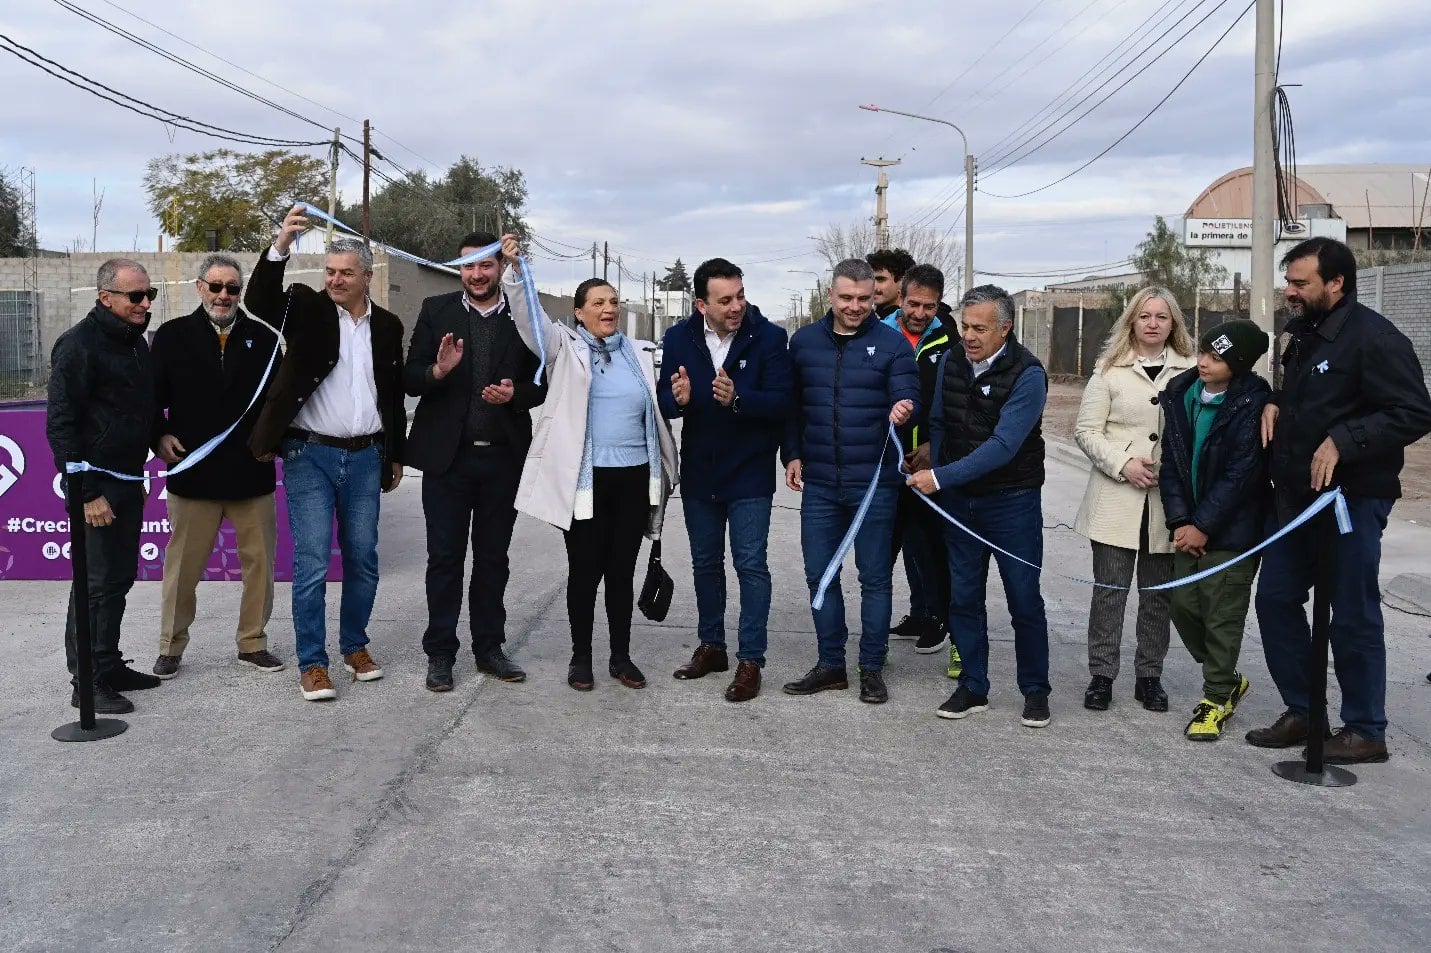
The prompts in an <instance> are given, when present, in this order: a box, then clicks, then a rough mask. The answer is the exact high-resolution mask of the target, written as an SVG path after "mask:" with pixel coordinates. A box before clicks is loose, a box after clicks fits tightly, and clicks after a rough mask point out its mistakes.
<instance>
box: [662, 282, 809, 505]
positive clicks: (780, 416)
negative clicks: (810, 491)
mask: <svg viewBox="0 0 1431 953" xmlns="http://www.w3.org/2000/svg"><path fill="white" fill-rule="evenodd" d="M705 330H706V323H705V318H704V317H702V316H701V314H700V312H699V311H697V312H694V313H692V314H691V316H690V317H688V318H686V319H685V320H684V321H681V322H680V323H678V324H674V325H672V326H671V328H670V329H669V330H668V331H666V336H665V338H664V339H663V340H662V342H661V347H662V353H661V373H660V374H659V375H658V377H657V381H656V396H657V398H658V399H659V400H660V404H661V413H662V414H663V415H665V416H666V417H667V418H670V419H675V418H680V419H682V420H684V421H685V423H684V424H683V425H682V427H681V494H682V495H683V496H686V497H690V498H691V499H693V500H694V499H699V500H706V501H710V502H720V503H724V502H729V501H730V500H742V499H748V498H750V497H757V496H771V495H773V494H774V493H775V472H776V471H775V453H776V451H777V450H778V449H779V448H780V440H781V438H782V436H783V435H784V433H785V419H786V417H787V416H788V415H789V413H790V352H789V351H788V350H787V349H786V346H785V332H784V330H782V329H781V328H779V327H778V326H776V325H774V324H771V323H770V322H769V321H768V320H767V319H766V318H765V316H764V315H762V314H761V313H760V309H759V308H757V307H756V306H755V305H753V304H752V305H747V306H746V309H745V320H744V321H742V322H741V325H740V330H738V331H736V332H735V340H734V341H732V342H731V343H730V351H729V352H728V353H727V355H726V359H725V372H726V376H728V377H729V378H730V379H731V380H732V381H733V382H734V383H735V393H736V397H737V398H738V400H737V402H736V404H735V405H734V406H733V407H722V406H721V405H720V403H719V402H718V401H717V400H716V399H715V396H714V395H713V394H712V393H711V384H712V383H713V382H714V381H715V376H716V369H715V366H714V364H712V362H711V352H710V349H709V348H708V347H706V337H705ZM680 367H684V368H685V369H686V376H687V377H689V378H690V381H691V399H690V401H688V402H687V404H686V406H685V407H681V406H679V405H678V404H677V403H676V399H675V397H674V396H672V394H671V376H672V375H673V374H675V373H676V369H677V368H680Z"/></svg>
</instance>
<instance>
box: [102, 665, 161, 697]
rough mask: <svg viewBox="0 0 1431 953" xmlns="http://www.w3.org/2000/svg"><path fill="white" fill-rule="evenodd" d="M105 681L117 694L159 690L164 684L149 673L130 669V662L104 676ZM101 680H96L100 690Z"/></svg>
mask: <svg viewBox="0 0 1431 953" xmlns="http://www.w3.org/2000/svg"><path fill="white" fill-rule="evenodd" d="M103 681H104V682H105V684H107V685H108V686H109V687H110V688H112V689H114V690H115V691H116V692H137V691H141V690H143V689H146V688H158V687H159V686H160V685H162V684H164V680H163V679H162V678H159V677H157V676H155V675H150V674H149V673H148V672H136V671H135V670H134V669H132V668H130V667H129V660H128V659H125V660H124V662H123V663H122V664H121V665H120V666H119V667H118V668H116V669H115V670H114V671H112V672H109V673H108V674H106V675H105V676H104V679H103ZM98 685H99V680H98V679H96V680H95V686H96V688H98Z"/></svg>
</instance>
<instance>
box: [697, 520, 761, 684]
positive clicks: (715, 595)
mask: <svg viewBox="0 0 1431 953" xmlns="http://www.w3.org/2000/svg"><path fill="white" fill-rule="evenodd" d="M770 504H771V497H768V496H755V497H750V498H748V499H744V500H730V501H728V502H725V503H716V502H709V501H706V500H695V499H692V498H690V497H688V496H687V497H682V498H681V505H682V507H683V509H684V510H685V514H686V532H687V534H688V535H689V536H690V538H691V576H692V578H693V581H694V584H695V590H696V615H697V618H698V620H699V621H698V626H697V635H699V636H700V640H701V642H702V644H704V645H713V646H715V647H716V648H719V649H722V650H723V649H724V648H725V534H726V526H727V525H729V527H730V556H731V562H732V563H734V564H735V575H736V578H737V579H738V580H739V581H740V628H739V631H738V636H739V646H740V648H739V651H737V652H736V653H735V657H736V658H738V659H740V660H741V661H742V662H754V663H755V664H757V665H760V666H762V667H763V666H764V665H765V642H766V636H765V626H766V623H767V622H768V621H769V619H770V568H769V567H768V566H767V565H766V561H765V552H766V543H767V541H768V540H769V538H770Z"/></svg>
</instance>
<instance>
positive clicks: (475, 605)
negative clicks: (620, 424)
mask: <svg viewBox="0 0 1431 953" xmlns="http://www.w3.org/2000/svg"><path fill="white" fill-rule="evenodd" d="M496 241H497V238H496V236H494V235H488V234H484V233H480V232H479V233H475V234H472V235H468V236H467V237H466V238H464V239H462V243H461V251H460V253H459V254H460V256H466V255H468V254H471V253H472V252H475V251H477V250H479V249H481V248H485V247H487V246H488V245H492V244H495V243H496ZM461 269H462V290H461V291H453V292H450V293H448V294H443V295H436V296H434V297H431V298H428V299H427V300H426V301H424V302H423V303H422V310H421V312H419V314H418V317H417V326H416V327H414V328H413V332H412V343H411V345H410V346H409V348H408V357H407V364H406V366H405V367H404V368H403V387H404V388H405V389H406V390H407V392H408V394H410V395H412V396H413V397H420V398H421V400H420V401H419V402H418V405H417V411H416V413H415V414H414V416H413V422H412V433H411V434H410V435H409V437H408V443H407V463H408V464H409V465H410V466H412V467H415V468H416V469H419V470H421V471H422V472H423V480H422V511H423V515H424V517H425V518H426V520H427V631H426V632H424V633H423V636H422V649H423V651H424V652H426V653H427V687H428V689H429V690H431V691H434V692H446V691H451V689H452V665H453V662H454V661H455V659H456V657H457V650H458V641H457V616H458V613H459V612H460V610H461V607H462V573H463V570H464V568H465V563H466V561H467V537H468V533H469V531H470V533H471V537H472V582H471V585H470V587H469V589H468V614H469V619H468V622H469V624H470V625H471V630H472V651H473V654H475V655H476V657H477V671H479V672H483V673H485V674H488V675H491V676H493V677H494V678H498V679H501V680H502V681H504V682H520V681H522V680H523V679H525V678H526V677H527V676H526V673H525V672H523V671H522V670H521V669H520V668H518V667H517V665H516V664H514V663H513V662H512V660H511V659H509V658H507V656H506V654H505V653H504V652H503V651H502V643H503V642H504V641H506V631H505V629H506V623H507V610H506V607H505V606H504V605H503V597H504V595H505V594H506V590H507V578H508V576H509V575H510V570H509V567H508V561H507V550H508V547H509V546H510V545H511V542H512V528H513V526H514V525H515V523H516V520H517V511H516V508H515V507H514V503H515V502H516V498H517V483H518V481H519V480H520V478H521V475H522V461H523V460H524V459H525V458H526V455H527V448H528V447H529V446H530V445H531V442H532V418H531V414H529V413H528V411H530V410H531V409H532V408H533V407H536V406H537V405H538V404H540V403H541V402H542V401H543V400H545V399H546V390H547V389H546V385H545V384H536V383H534V382H533V381H534V378H535V377H536V372H537V363H538V362H537V358H536V357H535V356H534V355H533V354H532V353H531V352H530V351H528V350H527V348H526V346H525V345H524V344H523V343H522V340H521V338H520V337H518V335H517V329H516V328H515V327H514V326H513V325H512V312H511V309H510V308H509V307H508V305H507V299H506V296H505V295H503V294H502V287H501V273H502V259H501V255H500V254H495V255H492V256H489V257H487V258H481V259H478V260H477V261H470V262H467V263H466V264H464V265H462V266H461Z"/></svg>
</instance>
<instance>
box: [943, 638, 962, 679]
mask: <svg viewBox="0 0 1431 953" xmlns="http://www.w3.org/2000/svg"><path fill="white" fill-rule="evenodd" d="M944 674H945V675H948V676H949V677H950V678H958V677H959V676H960V675H963V674H964V661H963V659H961V658H959V647H958V646H956V645H955V644H954V640H953V639H950V640H949V667H948V668H946V669H945V670H944Z"/></svg>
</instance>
